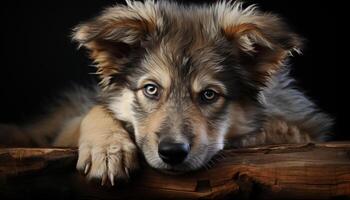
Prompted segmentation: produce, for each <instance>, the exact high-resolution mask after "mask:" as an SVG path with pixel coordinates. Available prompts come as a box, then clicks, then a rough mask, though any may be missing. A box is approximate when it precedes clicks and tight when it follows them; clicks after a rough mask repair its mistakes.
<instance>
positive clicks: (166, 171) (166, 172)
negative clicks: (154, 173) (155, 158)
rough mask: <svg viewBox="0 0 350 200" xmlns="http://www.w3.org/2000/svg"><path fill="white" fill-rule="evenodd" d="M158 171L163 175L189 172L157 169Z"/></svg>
mask: <svg viewBox="0 0 350 200" xmlns="http://www.w3.org/2000/svg"><path fill="white" fill-rule="evenodd" d="M158 170H159V171H160V172H162V173H164V174H169V175H181V174H185V173H186V172H189V171H184V170H176V169H158Z"/></svg>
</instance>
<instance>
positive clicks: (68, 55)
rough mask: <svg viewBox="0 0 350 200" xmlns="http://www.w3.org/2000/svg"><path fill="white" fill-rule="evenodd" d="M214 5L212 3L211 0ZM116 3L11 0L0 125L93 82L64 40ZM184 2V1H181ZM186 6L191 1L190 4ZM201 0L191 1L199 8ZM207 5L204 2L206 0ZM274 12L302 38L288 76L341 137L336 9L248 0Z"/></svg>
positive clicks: (5, 15) (4, 30) (80, 56)
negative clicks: (300, 51) (74, 86)
mask: <svg viewBox="0 0 350 200" xmlns="http://www.w3.org/2000/svg"><path fill="white" fill-rule="evenodd" d="M212 1H214V0H212ZM115 2H116V1H107V0H95V1H82V0H81V1H79V0H74V1H45V2H39V1H24V0H22V1H20V0H17V1H11V2H3V3H1V4H2V5H1V7H0V11H1V12H0V15H1V25H0V26H1V31H0V34H1V49H2V51H1V52H2V53H1V54H0V57H1V67H0V69H1V70H0V94H1V98H0V122H6V123H18V122H23V121H28V120H30V119H31V118H32V117H33V116H35V115H38V114H40V113H42V112H43V107H45V104H47V103H49V102H50V101H52V100H54V99H55V95H57V93H58V91H61V90H63V89H64V88H67V87H69V85H70V84H71V83H82V84H84V83H86V82H89V80H91V79H93V76H92V75H89V72H93V71H94V69H93V68H91V67H88V66H89V64H90V62H89V60H88V59H87V58H86V55H85V52H84V51H77V50H76V44H73V43H72V42H71V40H70V38H69V35H70V32H71V28H72V27H74V25H76V24H78V23H79V22H81V21H83V20H86V19H88V18H90V17H93V16H95V15H96V14H97V13H98V12H99V11H100V10H101V9H102V8H104V7H106V6H110V5H113V4H114V3H115ZM183 2H189V1H186V0H183ZM192 2H193V1H192ZM203 2H204V1H201V2H200V1H196V3H203ZM207 2H210V0H207ZM248 2H249V3H257V4H258V5H259V7H261V8H262V9H263V10H265V11H272V12H274V13H278V14H280V15H281V16H282V17H284V18H285V19H286V20H287V22H289V24H290V25H291V26H292V27H293V28H294V29H295V30H296V32H298V33H299V34H300V35H302V36H304V37H305V38H306V39H307V41H306V45H305V49H304V51H303V52H304V55H303V56H297V57H295V58H294V59H293V60H292V63H293V66H294V70H293V71H292V73H293V75H294V76H295V77H296V78H297V80H298V85H299V86H300V87H301V88H303V90H304V91H305V93H306V94H307V95H309V96H310V97H311V98H312V99H313V100H314V101H316V102H317V104H318V105H319V106H320V107H321V108H322V109H323V110H325V111H326V112H328V113H330V114H331V115H332V116H333V117H335V118H336V120H337V124H336V127H335V132H336V139H350V137H349V136H348V135H345V133H346V131H345V126H344V123H343V122H344V121H345V120H344V118H342V117H341V116H340V114H339V112H338V111H339V108H341V107H344V105H341V103H340V102H339V101H338V94H337V91H338V89H337V85H338V86H339V82H338V80H337V77H338V76H339V74H337V70H338V64H339V62H337V60H338V58H337V48H338V47H337V46H336V45H337V40H339V39H338V37H337V36H338V30H337V28H335V27H334V24H335V22H336V21H337V17H336V16H335V15H336V11H334V10H333V9H331V8H330V7H329V5H330V3H329V2H323V3H322V2H321V1H296V0H284V1H280V0H261V1H258V0H255V1H254V0H248Z"/></svg>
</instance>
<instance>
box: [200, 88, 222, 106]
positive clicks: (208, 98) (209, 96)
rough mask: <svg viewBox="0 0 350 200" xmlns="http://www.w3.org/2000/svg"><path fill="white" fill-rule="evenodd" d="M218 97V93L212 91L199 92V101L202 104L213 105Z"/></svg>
mask: <svg viewBox="0 0 350 200" xmlns="http://www.w3.org/2000/svg"><path fill="white" fill-rule="evenodd" d="M218 96H219V95H218V93H216V92H215V91H214V90H211V89H207V90H204V91H202V92H201V94H200V99H201V101H202V102H204V103H213V102H215V101H216V100H217V98H218Z"/></svg>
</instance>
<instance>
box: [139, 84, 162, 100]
mask: <svg viewBox="0 0 350 200" xmlns="http://www.w3.org/2000/svg"><path fill="white" fill-rule="evenodd" d="M143 93H144V94H145V96H147V97H148V98H151V99H157V98H158V97H159V88H158V86H157V85H155V84H147V85H145V86H144V88H143Z"/></svg>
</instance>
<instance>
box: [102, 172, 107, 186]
mask: <svg viewBox="0 0 350 200" xmlns="http://www.w3.org/2000/svg"><path fill="white" fill-rule="evenodd" d="M106 182H107V175H105V174H104V175H103V176H102V180H101V186H104V185H105V184H106Z"/></svg>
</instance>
